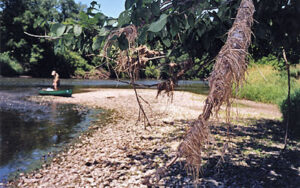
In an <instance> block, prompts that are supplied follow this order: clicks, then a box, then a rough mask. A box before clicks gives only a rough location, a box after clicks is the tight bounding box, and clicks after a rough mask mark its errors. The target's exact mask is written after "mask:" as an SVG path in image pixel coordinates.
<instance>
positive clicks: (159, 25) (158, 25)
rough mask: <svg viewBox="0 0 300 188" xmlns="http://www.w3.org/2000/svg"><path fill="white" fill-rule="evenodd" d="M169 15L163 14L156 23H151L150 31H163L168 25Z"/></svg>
mask: <svg viewBox="0 0 300 188" xmlns="http://www.w3.org/2000/svg"><path fill="white" fill-rule="evenodd" d="M167 18H168V15H166V14H162V15H161V16H160V17H159V19H158V20H157V21H156V22H153V23H151V25H150V26H149V29H148V31H151V32H159V31H161V30H162V29H163V28H164V26H165V25H166V23H167Z"/></svg>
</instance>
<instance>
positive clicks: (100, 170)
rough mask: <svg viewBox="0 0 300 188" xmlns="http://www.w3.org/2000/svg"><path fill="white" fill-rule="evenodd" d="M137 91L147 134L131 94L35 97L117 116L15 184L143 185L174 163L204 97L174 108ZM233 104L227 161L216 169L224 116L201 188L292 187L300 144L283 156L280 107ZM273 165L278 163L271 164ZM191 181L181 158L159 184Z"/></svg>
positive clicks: (183, 99) (180, 96)
mask: <svg viewBox="0 0 300 188" xmlns="http://www.w3.org/2000/svg"><path fill="white" fill-rule="evenodd" d="M138 93H139V95H141V96H142V97H143V99H145V100H146V101H147V102H148V103H149V104H147V103H143V106H144V108H145V110H146V112H147V114H148V117H149V119H150V122H151V125H152V126H151V127H150V126H148V127H147V128H146V129H145V128H144V124H143V121H140V122H137V119H138V115H139V111H138V104H137V102H136V99H135V95H134V91H133V90H130V89H97V90H95V91H91V92H87V93H80V94H74V95H73V97H72V98H63V97H40V96H35V97H31V98H30V100H33V101H39V102H43V101H54V102H58V103H72V104H83V105H87V106H89V107H100V108H103V109H111V110H114V112H115V113H114V115H113V121H111V122H110V123H108V125H106V126H104V127H102V126H101V125H97V122H96V123H95V125H93V126H92V127H91V129H93V131H92V132H91V133H90V134H86V135H84V136H81V138H80V142H78V143H76V144H75V145H72V146H70V147H69V149H68V150H66V151H65V152H61V153H60V154H59V155H57V156H56V157H55V158H53V161H52V162H51V163H50V164H49V165H44V167H43V168H42V169H40V170H37V171H36V172H33V173H31V174H21V176H20V178H19V179H17V180H16V181H15V182H11V185H15V186H18V187H105V186H108V187H143V186H144V185H142V181H143V177H145V176H146V175H149V174H151V173H153V172H154V171H155V169H156V168H157V167H159V166H162V165H164V164H165V163H167V162H168V161H169V160H171V159H172V157H173V156H174V154H175V152H176V148H177V146H178V145H179V143H180V142H181V141H182V139H183V138H184V135H185V132H186V130H187V129H188V127H189V124H190V122H191V121H193V120H194V119H195V118H197V117H198V115H199V114H200V113H201V111H202V107H203V104H204V100H205V96H203V95H197V94H192V93H188V92H179V91H176V92H175V94H174V100H173V102H172V103H171V101H170V99H168V98H167V97H159V98H158V99H155V96H156V91H155V90H138ZM235 104H236V105H233V108H232V122H233V125H232V126H231V128H230V129H231V137H232V139H231V141H230V143H229V146H230V147H229V149H228V151H227V152H226V153H225V156H224V160H225V161H224V162H223V163H222V164H221V166H218V167H216V163H217V162H218V160H219V159H220V152H219V151H220V150H221V149H222V144H223V143H224V142H225V141H226V140H227V137H226V136H225V133H226V129H225V128H224V126H222V125H221V123H220V122H222V114H225V113H224V112H223V113H222V112H221V113H220V114H221V116H220V118H221V119H220V122H219V123H217V122H215V123H214V124H213V125H212V126H211V127H212V134H213V136H214V138H215V142H216V144H215V145H216V148H215V149H214V151H213V155H210V156H211V157H210V158H204V166H203V173H202V175H201V178H200V179H199V180H198V181H197V182H198V184H199V185H202V186H210V187H240V186H244V187H253V186H254V187H257V186H262V187H265V186H266V185H268V184H269V183H273V184H272V185H279V186H285V185H287V184H288V183H289V182H291V183H292V184H291V185H293V182H294V181H296V180H298V179H299V175H300V167H299V161H297V157H296V158H295V157H292V156H293V155H297V154H298V156H299V153H300V152H299V142H297V141H294V140H291V141H290V143H291V145H290V147H289V148H288V149H287V151H286V152H285V153H284V154H282V153H280V148H281V147H282V144H281V143H282V138H281V136H282V131H283V129H282V128H281V125H280V123H279V121H278V119H280V116H281V115H280V112H279V111H278V109H277V107H276V106H274V105H269V104H262V103H255V102H251V101H245V100H237V101H236V103H235ZM235 106H236V107H238V108H236V107H235ZM237 109H238V110H237ZM237 112H238V113H237ZM282 137H283V136H282ZM258 144H260V145H258ZM258 146H260V147H258ZM285 155H287V156H285ZM274 161H277V162H276V163H274V164H273V162H274ZM291 164H292V165H291ZM279 167H286V169H283V170H280V168H279ZM278 169H279V170H278ZM249 172H251V173H249ZM285 173H288V174H289V176H285ZM297 178H298V179H297ZM298 182H299V181H298ZM194 183H195V182H194V181H193V177H192V176H191V175H190V174H188V173H187V172H186V170H184V160H183V159H181V160H179V161H178V162H177V163H175V164H174V165H173V166H171V167H170V170H169V172H168V174H167V175H166V177H164V178H163V179H162V180H161V181H160V182H159V184H160V186H162V187H174V186H175V187H176V186H177V187H182V186H185V187H190V186H191V187H192V186H194ZM294 184H295V183H294Z"/></svg>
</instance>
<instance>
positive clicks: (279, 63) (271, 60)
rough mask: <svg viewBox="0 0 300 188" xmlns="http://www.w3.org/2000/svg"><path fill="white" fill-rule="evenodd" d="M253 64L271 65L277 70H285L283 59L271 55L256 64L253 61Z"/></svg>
mask: <svg viewBox="0 0 300 188" xmlns="http://www.w3.org/2000/svg"><path fill="white" fill-rule="evenodd" d="M251 61H252V62H251V63H256V64H259V65H271V66H272V67H274V68H275V69H276V70H285V62H284V60H283V59H279V60H278V58H276V57H275V56H274V55H272V54H269V55H268V56H265V57H262V58H261V59H258V60H257V61H256V62H254V60H251Z"/></svg>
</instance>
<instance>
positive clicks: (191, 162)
mask: <svg viewBox="0 0 300 188" xmlns="http://www.w3.org/2000/svg"><path fill="white" fill-rule="evenodd" d="M254 11H255V8H254V5H253V2H252V0H242V1H241V4H240V7H239V9H238V12H237V16H236V18H235V21H234V23H233V26H232V28H231V29H230V30H229V31H228V37H227V41H226V43H225V44H224V46H223V47H222V48H221V50H220V52H219V54H218V55H217V57H216V58H215V65H214V68H213V71H212V73H211V75H210V77H209V79H208V80H209V86H210V91H209V94H208V96H207V98H206V100H205V105H204V108H203V111H202V114H201V115H200V116H199V117H198V119H197V120H196V121H195V122H194V123H193V124H192V125H191V128H190V129H189V130H188V132H187V134H186V137H185V139H184V140H183V142H182V143H181V144H180V145H179V147H178V151H177V156H176V157H175V160H176V159H177V158H179V157H183V158H185V159H186V165H187V166H186V167H187V168H188V169H192V171H193V172H194V175H196V176H197V175H198V172H199V170H200V167H201V161H202V155H203V152H204V149H205V147H206V146H207V145H209V144H210V143H211V137H210V131H209V123H208V122H207V121H208V120H209V118H210V117H211V115H212V114H213V111H214V113H215V114H217V113H218V111H219V110H220V108H221V106H222V104H224V103H225V104H226V106H227V108H226V110H227V111H229V108H230V106H231V102H230V98H231V95H232V86H233V85H235V86H236V88H238V87H239V86H240V85H241V84H242V82H243V81H244V77H245V72H246V69H247V55H248V47H249V45H250V43H251V33H252V32H251V26H252V24H253V13H254ZM227 115H229V113H227ZM227 119H228V118H227ZM175 160H173V161H172V163H174V162H175ZM168 166H170V164H168V165H167V167H168ZM165 171H166V170H165V168H164V170H161V169H158V170H157V172H156V177H161V176H162V173H163V172H165ZM146 180H147V181H146V182H145V184H150V183H151V182H150V181H151V179H150V178H149V177H147V178H146ZM156 180H159V179H158V178H156ZM153 182H154V181H153Z"/></svg>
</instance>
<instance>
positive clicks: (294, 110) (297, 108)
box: [280, 89, 300, 137]
mask: <svg viewBox="0 0 300 188" xmlns="http://www.w3.org/2000/svg"><path fill="white" fill-rule="evenodd" d="M280 110H281V113H282V115H283V122H284V123H286V122H287V116H288V100H287V98H286V99H285V100H284V101H283V102H282V103H281V104H280ZM289 131H290V132H291V133H292V134H293V135H295V136H296V137H300V89H297V90H296V91H295V92H293V93H292V94H291V105H290V116H289Z"/></svg>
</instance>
